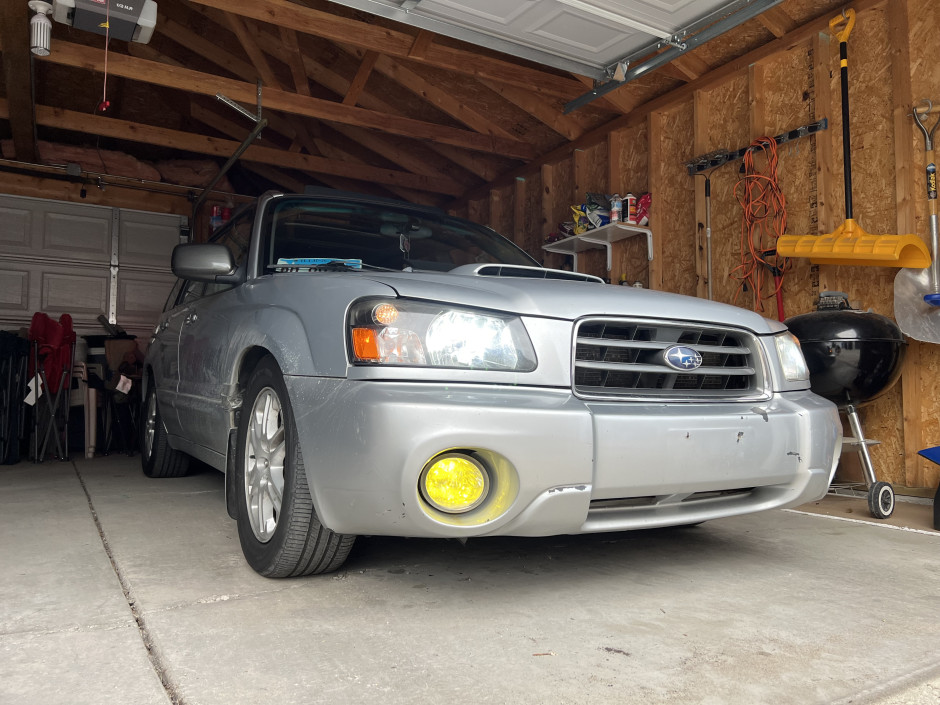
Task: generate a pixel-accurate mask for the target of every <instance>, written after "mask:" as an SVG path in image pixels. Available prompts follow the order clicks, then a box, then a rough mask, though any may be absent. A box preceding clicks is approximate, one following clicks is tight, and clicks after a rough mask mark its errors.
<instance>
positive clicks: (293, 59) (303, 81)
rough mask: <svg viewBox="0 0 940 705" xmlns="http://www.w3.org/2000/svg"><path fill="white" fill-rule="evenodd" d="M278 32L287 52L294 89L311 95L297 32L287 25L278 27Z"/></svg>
mask: <svg viewBox="0 0 940 705" xmlns="http://www.w3.org/2000/svg"><path fill="white" fill-rule="evenodd" d="M278 33H279V34H280V36H281V42H283V44H284V51H285V52H287V54H288V57H289V61H288V62H287V66H288V68H289V69H290V72H291V77H292V78H293V80H294V90H295V91H297V92H298V93H300V94H301V95H307V96H309V95H311V93H310V79H309V78H308V77H307V72H306V71H304V62H303V55H302V54H301V53H300V41H299V40H298V39H297V32H296V31H294V30H293V29H289V28H288V27H279V28H278Z"/></svg>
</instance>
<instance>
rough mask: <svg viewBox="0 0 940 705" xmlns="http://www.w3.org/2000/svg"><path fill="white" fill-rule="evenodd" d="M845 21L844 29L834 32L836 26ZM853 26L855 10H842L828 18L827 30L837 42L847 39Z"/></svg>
mask: <svg viewBox="0 0 940 705" xmlns="http://www.w3.org/2000/svg"><path fill="white" fill-rule="evenodd" d="M843 22H845V29H843V30H842V31H841V32H839V33H838V34H836V27H838V26H839V25H840V24H842V23H843ZM853 27H855V10H852V9H849V10H843V11H842V12H841V13H840V14H838V15H836V16H835V17H833V18H832V19H831V20H829V31H830V32H831V33H832V34H834V35H835V36H836V38H837V39H838V40H839V42H840V43H841V42H847V41H849V35H850V34H851V33H852V28H853Z"/></svg>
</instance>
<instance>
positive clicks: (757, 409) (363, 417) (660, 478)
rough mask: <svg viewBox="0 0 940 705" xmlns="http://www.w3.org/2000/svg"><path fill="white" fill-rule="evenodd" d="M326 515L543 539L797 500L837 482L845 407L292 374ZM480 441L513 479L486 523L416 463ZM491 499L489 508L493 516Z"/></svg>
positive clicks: (340, 525) (799, 400)
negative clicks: (447, 506)
mask: <svg viewBox="0 0 940 705" xmlns="http://www.w3.org/2000/svg"><path fill="white" fill-rule="evenodd" d="M285 381H286V383H287V388H288V391H289V394H290V398H291V404H292V408H293V411H294V417H295V419H296V422H297V427H298V432H299V437H300V443H301V449H302V451H303V458H304V463H305V467H306V472H307V480H308V483H309V485H310V489H311V493H312V495H313V497H314V504H315V506H316V510H317V513H318V515H319V518H320V520H321V521H322V522H323V524H324V525H326V526H327V527H329V528H330V529H332V530H334V531H337V532H340V533H349V534H372V535H393V536H429V537H467V536H484V535H516V536H548V535H553V534H576V533H583V532H597V531H621V530H626V529H639V528H652V527H657V526H669V525H675V524H688V523H695V522H700V521H706V520H709V519H717V518H720V517H725V516H733V515H736V514H744V513H747V512H753V511H758V510H762V509H771V508H778V507H787V506H793V505H796V504H801V503H804V502H808V501H812V500H814V499H818V498H819V497H821V496H822V495H823V494H824V493H825V492H826V490H827V488H828V486H829V482H830V479H831V476H832V473H833V472H834V469H835V464H836V462H837V459H838V454H839V451H840V449H841V433H842V431H841V424H840V422H839V417H838V412H837V410H836V407H835V405H833V404H832V403H830V402H828V401H826V400H824V399H822V398H821V397H818V396H816V395H814V394H811V393H809V392H788V393H784V394H777V395H775V396H774V397H773V398H772V399H771V400H770V401H767V402H762V403H760V404H753V403H747V404H733V403H717V404H716V403H703V404H663V403H658V404H657V403H652V402H651V403H636V402H632V403H624V402H585V401H582V400H580V399H577V398H575V397H574V396H573V395H572V394H571V393H570V392H568V391H566V390H555V389H539V388H525V387H499V386H492V385H466V384H457V385H444V384H436V383H435V384H422V383H415V382H376V381H351V380H343V379H332V378H317V377H299V376H288V377H286V378H285ZM457 449H471V450H477V451H484V452H486V453H488V454H489V455H490V457H493V458H498V459H499V460H498V462H500V463H501V464H502V465H501V467H503V468H504V470H505V472H506V473H509V474H510V475H512V476H513V478H514V483H512V484H513V486H512V491H511V493H510V495H511V496H509V497H508V499H507V500H506V501H505V502H503V503H502V504H501V505H500V506H499V507H498V511H496V510H492V508H491V511H490V512H489V513H488V514H487V515H486V516H485V517H483V518H482V519H479V520H478V521H474V520H472V518H471V519H470V520H467V521H463V520H460V519H459V518H458V519H457V520H453V519H452V518H449V517H440V516H435V515H434V512H433V511H430V512H429V511H428V510H427V509H426V507H425V505H424V502H423V500H422V499H421V497H420V494H419V491H418V478H419V475H420V473H421V470H422V468H423V467H424V466H425V464H426V463H427V462H428V461H429V460H430V459H431V458H433V457H435V456H436V455H438V454H439V453H441V452H442V451H446V450H457ZM494 511H495V514H494Z"/></svg>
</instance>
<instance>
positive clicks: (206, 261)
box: [171, 243, 241, 284]
mask: <svg viewBox="0 0 940 705" xmlns="http://www.w3.org/2000/svg"><path fill="white" fill-rule="evenodd" d="M171 266H172V269H173V274H175V275H176V276H178V277H179V278H180V279H190V280H193V281H198V282H220V283H226V284H235V283H238V282H239V281H241V277H240V276H239V274H240V273H239V271H238V266H237V265H236V264H235V258H234V257H232V253H231V251H230V250H229V249H228V248H227V247H226V246H225V245H219V244H216V243H187V244H185V245H177V246H176V247H174V248H173V258H172V265H171Z"/></svg>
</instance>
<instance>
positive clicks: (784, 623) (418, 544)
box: [0, 456, 940, 705]
mask: <svg viewBox="0 0 940 705" xmlns="http://www.w3.org/2000/svg"><path fill="white" fill-rule="evenodd" d="M222 485H223V482H222V476H221V475H219V474H218V473H215V472H210V471H206V472H201V473H197V474H195V475H193V476H190V477H187V478H183V479H179V480H148V479H146V478H144V477H143V476H142V475H141V473H140V471H139V468H138V459H137V458H125V457H121V456H113V457H108V458H97V459H95V460H92V461H85V460H76V461H75V462H74V463H73V462H69V463H46V464H44V465H38V466H36V465H30V464H26V463H21V464H19V465H16V466H6V467H2V468H0V536H2V545H0V567H2V570H0V702H2V703H11V704H12V703H42V704H43V705H46V704H54V703H68V704H69V705H79V704H84V703H94V704H95V705H104V704H107V703H120V704H121V705H128V704H134V705H136V704H149V703H154V704H157V703H159V704H166V703H170V702H177V703H185V704H186V705H197V704H199V705H210V704H215V703H218V704H225V705H235V704H239V703H258V702H277V703H356V704H359V703H365V704H368V703H382V704H383V705H395V704H398V703H401V704H405V703H407V704H409V705H416V704H422V703H435V704H437V703H442V702H455V701H460V702H465V703H598V702H603V703H659V702H675V703H683V704H686V703H715V704H722V705H724V704H728V703H742V704H744V703H746V704H747V705H754V704H755V703H775V704H780V703H794V704H799V705H806V704H807V703H839V704H846V705H847V704H848V703H852V704H853V705H857V704H860V703H890V704H891V705H907V704H913V703H931V704H932V705H933V704H935V703H937V702H938V701H940V534H935V533H930V532H922V533H917V532H912V531H901V530H896V529H889V528H884V527H881V526H874V525H871V524H870V523H853V522H847V521H837V520H833V519H831V518H828V517H824V516H817V515H811V514H804V513H796V512H788V511H772V512H767V513H764V514H761V515H756V516H750V517H743V518H735V519H726V520H721V521H715V522H711V523H707V524H703V525H701V526H699V527H695V528H690V529H677V530H666V531H650V532H633V533H623V534H610V535H594V536H579V537H572V536H564V537H555V538H546V539H519V538H498V539H479V540H471V541H470V542H469V543H467V544H466V545H465V546H464V545H461V544H460V543H458V542H456V541H428V540H418V539H393V538H365V539H360V541H359V543H358V544H357V547H356V548H355V549H354V552H353V555H352V556H351V558H350V560H349V562H348V563H347V565H346V566H345V570H343V571H342V572H340V573H338V574H335V575H329V576H322V577H315V578H305V579H298V580H286V581H271V580H267V579H265V578H261V577H259V576H257V575H256V574H255V573H254V572H252V571H251V570H250V569H249V568H248V567H247V565H246V564H245V563H244V561H243V559H242V556H241V551H240V549H239V546H238V539H237V536H236V530H235V524H234V522H232V521H231V520H230V519H228V517H227V516H226V514H225V510H224V507H223V500H222ZM122 586H123V587H122Z"/></svg>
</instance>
